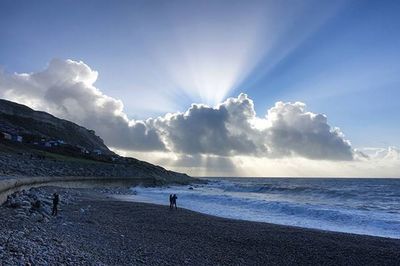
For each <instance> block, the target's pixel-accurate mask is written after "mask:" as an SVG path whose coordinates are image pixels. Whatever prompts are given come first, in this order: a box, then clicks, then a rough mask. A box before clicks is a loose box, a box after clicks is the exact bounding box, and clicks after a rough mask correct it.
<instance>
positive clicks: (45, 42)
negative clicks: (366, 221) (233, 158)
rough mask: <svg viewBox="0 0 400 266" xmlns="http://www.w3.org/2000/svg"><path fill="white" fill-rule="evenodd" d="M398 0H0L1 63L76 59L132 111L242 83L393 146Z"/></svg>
mask: <svg viewBox="0 0 400 266" xmlns="http://www.w3.org/2000/svg"><path fill="white" fill-rule="evenodd" d="M398 14H400V2H399V1H389V0H385V1H344V0H343V1H309V0H304V1H296V0H293V1H193V0H192V1H118V2H115V1H9V0H3V1H1V2H0V39H1V41H0V67H1V68H2V69H3V71H5V72H6V73H10V74H12V73H14V72H17V73H24V72H26V73H31V72H39V71H42V70H44V69H45V68H46V67H47V65H48V63H49V62H50V61H51V60H52V59H54V58H59V59H62V60H65V59H72V60H77V61H83V62H84V63H85V64H87V65H88V66H90V68H91V69H92V70H96V71H97V72H98V74H99V75H98V79H97V81H96V83H95V86H96V87H97V88H99V89H100V90H101V91H102V92H103V93H104V94H106V95H108V96H111V97H113V98H115V99H121V100H122V101H123V103H124V110H125V113H126V114H127V115H128V117H129V118H130V119H146V118H148V117H156V116H160V115H164V114H165V113H166V112H176V111H181V112H183V111H185V110H187V109H188V108H189V107H190V105H191V104H192V103H204V104H208V105H215V104H218V103H220V102H222V101H224V100H225V99H226V98H228V97H237V96H238V95H239V94H240V93H242V92H243V93H246V94H248V96H249V97H250V98H251V99H252V100H253V101H254V105H255V111H256V112H257V114H258V116H260V117H263V116H264V115H265V114H266V111H267V110H268V109H269V108H271V107H272V106H274V104H275V102H277V101H284V102H288V101H290V102H296V101H301V102H304V103H305V104H306V105H307V110H310V111H312V112H315V113H322V114H326V115H327V116H328V122H329V124H330V125H332V126H338V127H340V128H341V130H342V131H343V132H344V134H345V135H346V138H347V139H350V141H351V142H352V146H353V147H385V146H400V138H399V137H398V136H399V135H400V123H399V121H400V119H399V116H400V108H399V107H400V103H399V100H398V99H399V98H400V52H399V47H400V17H399V15H398Z"/></svg>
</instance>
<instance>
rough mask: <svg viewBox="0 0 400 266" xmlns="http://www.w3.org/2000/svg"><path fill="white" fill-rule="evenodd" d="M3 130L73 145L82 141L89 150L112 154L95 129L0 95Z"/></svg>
mask: <svg viewBox="0 0 400 266" xmlns="http://www.w3.org/2000/svg"><path fill="white" fill-rule="evenodd" d="M1 131H5V132H9V133H15V134H19V135H26V136H27V137H28V138H36V139H38V138H44V139H46V140H63V141H65V142H66V143H68V144H70V145H73V146H76V145H79V146H82V147H85V148H86V149H88V150H100V151H101V152H102V153H103V154H113V152H111V151H110V150H109V149H108V148H107V146H106V145H105V144H104V142H103V140H102V139H101V138H100V137H98V136H96V135H95V132H94V131H93V130H88V129H86V128H84V127H81V126H79V125H77V124H75V123H72V122H70V121H67V120H63V119H59V118H57V117H55V116H52V115H50V114H48V113H45V112H39V111H35V110H32V109H31V108H29V107H27V106H25V105H22V104H18V103H14V102H10V101H6V100H3V99H0V132H1Z"/></svg>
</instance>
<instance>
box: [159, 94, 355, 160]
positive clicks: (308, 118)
mask: <svg viewBox="0 0 400 266" xmlns="http://www.w3.org/2000/svg"><path fill="white" fill-rule="evenodd" d="M152 126H153V127H155V128H157V130H158V131H159V132H160V134H161V135H162V136H164V141H165V143H167V145H168V147H170V149H171V150H173V151H177V152H181V153H186V154H197V153H200V154H214V155H223V156H226V155H254V156H265V157H284V156H301V157H307V158H311V159H330V160H351V159H352V158H353V152H352V149H351V145H350V143H349V141H347V140H345V138H344V135H343V134H342V133H341V131H340V130H339V129H338V128H332V127H330V126H329V124H328V122H327V117H326V116H325V115H322V114H314V113H311V112H307V111H306V106H305V104H303V103H300V102H296V103H283V102H278V103H276V104H275V106H274V107H272V108H271V109H269V110H268V113H267V115H266V117H264V118H259V117H257V116H256V113H255V111H254V104H253V101H252V100H251V99H249V98H248V96H247V95H245V94H240V95H239V96H238V97H237V98H229V99H228V100H226V101H225V102H223V103H221V104H220V105H218V106H217V107H214V108H212V107H208V106H205V105H200V104H194V105H192V107H191V108H190V109H189V110H188V111H187V112H185V113H175V114H169V115H166V116H165V117H162V118H158V119H156V120H155V121H153V123H152Z"/></svg>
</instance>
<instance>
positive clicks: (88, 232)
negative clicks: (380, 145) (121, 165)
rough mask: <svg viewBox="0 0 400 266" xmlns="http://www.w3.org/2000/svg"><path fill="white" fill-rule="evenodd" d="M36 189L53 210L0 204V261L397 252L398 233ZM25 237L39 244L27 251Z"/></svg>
mask: <svg viewBox="0 0 400 266" xmlns="http://www.w3.org/2000/svg"><path fill="white" fill-rule="evenodd" d="M36 190H39V191H40V193H42V194H43V195H51V194H52V192H53V191H55V190H56V191H58V192H59V193H60V195H61V202H62V205H61V211H60V216H58V217H56V218H53V217H49V219H48V221H45V222H37V221H32V218H31V216H29V215H26V216H23V217H22V216H21V212H18V213H19V215H20V216H19V217H16V213H15V212H16V211H17V210H16V209H10V208H5V207H1V213H0V219H1V220H2V224H4V226H3V227H2V228H1V230H2V231H3V230H4V232H2V234H0V235H2V238H4V237H5V236H6V235H8V234H7V232H14V231H16V230H17V231H18V228H20V230H19V231H20V232H21V231H22V237H15V238H12V239H11V242H10V239H9V240H8V241H9V242H8V243H7V247H5V246H4V244H1V243H4V239H0V241H2V242H0V247H2V248H1V249H0V262H2V263H3V264H4V265H7V264H8V263H5V262H7V261H8V262H9V263H10V262H16V264H18V263H31V264H40V263H41V262H43V260H44V261H50V263H51V262H53V263H65V264H68V265H70V264H74V265H83V264H89V265H128V264H135V265H137V264H146V265H173V264H178V265H182V264H183V265H185V264H186V265H204V264H222V265H227V264H229V265H244V264H245V265H248V264H250V265H265V264H269V265H278V264H279V265H282V264H283V265H297V264H308V265H312V264H314V265H315V264H325V265H362V264H367V265H394V264H396V263H398V260H397V258H398V257H399V256H400V240H398V239H389V238H381V237H374V236H364V235H355V234H347V233H337V232H330V231H322V230H315V229H306V228H300V227H293V226H284V225H275V224H268V223H262V222H250V221H243V220H233V219H227V218H220V217H215V216H211V215H206V214H202V213H197V212H194V211H190V210H186V209H178V210H177V211H171V210H169V207H168V206H163V205H156V204H149V203H139V202H131V201H130V202H127V201H121V200H117V199H115V198H113V196H112V194H115V193H121V194H124V193H126V192H127V190H125V191H124V189H116V190H113V189H67V188H54V187H45V188H40V189H36ZM7 218H8V219H7ZM13 220H14V221H13ZM7 221H8V222H7ZM21 228H22V229H21ZM23 232H25V233H23ZM16 234H18V232H17V233H16ZM37 239H40V240H39V241H36V240H37ZM13 241H15V243H13ZM32 243H34V244H35V245H39V246H38V247H36V248H33V249H32V247H30V249H31V250H30V251H29V252H27V251H26V250H27V249H29V245H32ZM10 246H11V247H14V248H10ZM43 250H45V251H44V252H42V251H43ZM22 251H24V252H25V253H24V252H22ZM41 252H42V253H41ZM61 253H62V254H64V255H62V254H61ZM26 254H28V255H26ZM65 254H66V255H65ZM5 259H7V260H5ZM0 264H1V263H0ZM10 264H12V263H10Z"/></svg>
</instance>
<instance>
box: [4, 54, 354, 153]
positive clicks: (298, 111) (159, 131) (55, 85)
mask: <svg viewBox="0 0 400 266" xmlns="http://www.w3.org/2000/svg"><path fill="white" fill-rule="evenodd" d="M97 76H98V73H97V72H96V71H93V70H92V69H91V68H90V67H89V66H87V65H86V64H84V63H83V62H77V61H73V60H66V61H64V60H52V61H51V62H50V64H49V65H48V67H47V68H46V69H45V70H44V71H42V72H38V73H31V74H6V73H1V72H0V96H1V97H2V98H6V99H9V100H13V101H17V102H20V103H23V104H26V105H28V106H31V107H32V108H35V109H38V110H44V111H47V112H50V113H52V114H54V115H56V116H59V117H62V118H65V119H69V120H72V121H74V122H76V123H79V124H82V125H83V126H85V127H88V128H91V129H95V130H96V132H97V133H98V134H99V135H100V136H101V137H103V138H104V139H105V141H106V144H108V145H110V146H112V147H116V148H122V149H124V150H133V151H147V150H152V151H169V152H173V153H176V154H182V155H189V156H194V157H193V158H196V156H197V157H198V156H199V155H202V156H203V155H213V156H235V155H249V156H258V157H273V158H277V157H288V156H298V157H306V158H311V159H325V160H351V159H352V158H353V151H352V148H351V145H350V143H349V142H348V141H347V140H345V138H344V135H343V134H342V133H341V131H340V130H339V129H338V128H332V127H331V126H330V125H329V124H328V121H327V117H326V116H325V115H322V114H315V113H312V112H308V111H307V110H306V106H305V104H303V103H299V102H296V103H283V102H278V103H276V104H275V106H274V107H272V108H271V109H269V110H268V111H267V114H266V116H265V117H258V116H257V115H256V112H255V110H254V103H253V101H252V100H251V99H250V98H248V96H247V95H245V94H240V95H239V96H238V97H237V98H229V99H227V100H226V101H224V102H223V103H221V104H219V105H217V106H215V107H209V106H205V105H202V104H193V105H192V106H191V107H190V108H189V109H188V110H187V111H186V112H183V113H172V114H166V115H165V116H163V117H158V118H155V119H148V120H146V121H135V120H130V119H129V118H128V117H127V115H126V114H125V113H124V111H123V103H122V102H121V101H120V100H117V99H114V98H112V97H109V96H107V95H104V94H103V93H102V92H101V91H100V90H99V89H97V88H96V87H95V86H94V85H93V84H94V82H95V81H96V79H97Z"/></svg>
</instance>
